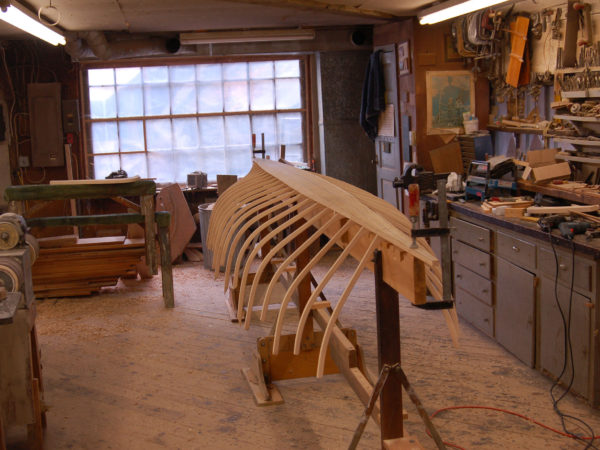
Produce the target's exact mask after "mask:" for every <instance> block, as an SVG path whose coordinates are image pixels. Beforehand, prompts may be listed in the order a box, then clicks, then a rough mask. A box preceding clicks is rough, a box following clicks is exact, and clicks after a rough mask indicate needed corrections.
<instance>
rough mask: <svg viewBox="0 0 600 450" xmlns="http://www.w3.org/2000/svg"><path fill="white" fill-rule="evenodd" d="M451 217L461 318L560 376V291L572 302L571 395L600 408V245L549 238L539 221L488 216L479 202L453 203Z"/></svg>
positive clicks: (524, 359)
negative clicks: (556, 298) (558, 303)
mask: <svg viewBox="0 0 600 450" xmlns="http://www.w3.org/2000/svg"><path fill="white" fill-rule="evenodd" d="M449 214H450V226H451V235H452V261H453V287H454V296H455V299H456V307H457V311H458V314H459V315H460V316H461V317H462V318H463V319H464V320H466V321H467V322H470V323H471V324H472V325H473V326H474V327H476V328H477V329H479V330H480V331H481V332H483V333H485V334H487V335H488V336H489V337H490V338H492V339H494V340H496V341H497V342H498V343H499V344H500V345H502V346H503V347H504V348H506V349H507V350H508V351H509V352H511V353H512V354H513V355H515V357H517V358H518V359H520V360H521V361H522V362H524V363H525V364H527V365H529V366H530V367H533V368H536V369H538V370H540V371H542V372H543V373H545V374H547V375H550V376H551V377H554V378H556V377H558V376H559V375H560V372H561V370H562V367H563V360H564V346H563V336H564V332H563V325H562V319H561V316H560V312H559V309H558V307H557V304H556V300H555V286H556V291H557V293H558V298H559V299H560V304H561V307H562V309H563V311H565V314H566V313H568V311H569V303H570V301H572V308H571V340H572V349H573V356H574V365H575V377H574V383H573V387H572V390H573V391H574V392H576V393H577V394H579V395H581V396H583V397H584V398H585V399H586V400H587V401H589V403H590V404H592V405H593V406H595V407H598V406H600V355H599V352H600V336H599V334H600V333H599V327H600V304H599V301H600V298H599V297H600V292H599V288H598V285H599V280H600V271H599V267H600V265H599V263H598V261H599V260H600V240H598V239H596V240H592V241H586V240H585V237H584V236H583V235H578V236H575V239H574V240H573V241H569V240H568V239H565V238H563V237H561V236H560V234H559V233H558V230H554V232H553V233H552V234H551V235H548V234H547V233H544V232H542V231H541V230H540V228H539V226H538V225H537V223H535V222H526V221H524V220H521V219H517V218H504V217H500V216H494V215H491V214H485V213H483V211H482V210H481V208H480V206H479V203H478V202H466V203H460V202H452V203H450V205H449ZM555 255H556V257H555ZM557 274H558V276H557ZM555 281H556V283H555ZM571 285H572V291H571ZM571 294H572V295H571ZM570 373H571V372H570V369H569V368H568V369H567V372H566V373H565V375H564V376H563V378H562V381H565V380H566V381H565V383H568V380H569V377H570Z"/></svg>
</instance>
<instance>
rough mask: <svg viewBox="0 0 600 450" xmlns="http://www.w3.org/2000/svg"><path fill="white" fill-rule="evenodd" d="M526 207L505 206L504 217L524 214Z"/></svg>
mask: <svg viewBox="0 0 600 450" xmlns="http://www.w3.org/2000/svg"><path fill="white" fill-rule="evenodd" d="M526 209H527V208H506V209H505V210H504V217H521V216H522V215H524V214H525V210H526Z"/></svg>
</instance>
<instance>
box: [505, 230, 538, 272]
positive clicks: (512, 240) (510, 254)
mask: <svg viewBox="0 0 600 450" xmlns="http://www.w3.org/2000/svg"><path fill="white" fill-rule="evenodd" d="M496 244H497V245H496V254H497V255H498V256H501V257H502V258H504V259H506V260H508V261H510V262H512V263H514V264H515V265H517V266H520V267H523V268H525V269H531V270H532V269H535V256H536V254H535V244H532V243H531V242H527V241H524V240H522V239H517V238H516V237H513V236H510V235H508V234H504V233H500V232H498V233H496Z"/></svg>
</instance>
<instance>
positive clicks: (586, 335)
mask: <svg viewBox="0 0 600 450" xmlns="http://www.w3.org/2000/svg"><path fill="white" fill-rule="evenodd" d="M556 287H557V289H556V291H557V294H558V302H560V307H561V309H562V315H561V311H560V310H559V308H558V303H557V300H556V296H555V283H554V280H553V279H550V278H547V277H546V276H542V278H541V283H540V358H539V361H540V369H542V370H544V371H546V372H548V373H549V374H550V375H552V376H554V377H556V378H558V377H559V376H560V375H561V373H563V376H562V377H561V381H562V382H563V383H564V384H565V385H567V384H568V383H569V381H570V379H571V364H570V362H569V358H567V360H566V362H567V363H566V367H565V369H564V372H563V365H564V363H565V340H564V336H565V334H564V331H563V330H564V328H565V325H563V319H562V317H563V316H564V318H565V322H568V321H569V315H570V334H571V348H572V349H573V364H574V367H575V377H574V380H573V390H574V391H576V392H577V393H578V394H581V395H583V396H586V397H587V395H588V393H589V392H590V386H589V380H590V338H591V336H590V323H591V309H590V305H591V303H590V299H589V298H587V297H585V296H583V295H581V294H579V293H577V292H573V295H572V296H571V295H570V294H571V291H570V289H569V287H568V286H564V285H562V284H557V285H556ZM567 355H569V346H568V345H567ZM569 356H570V355H569Z"/></svg>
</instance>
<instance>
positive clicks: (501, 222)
mask: <svg viewBox="0 0 600 450" xmlns="http://www.w3.org/2000/svg"><path fill="white" fill-rule="evenodd" d="M449 209H450V214H452V211H456V212H457V213H460V214H463V215H465V216H469V217H472V218H474V219H477V220H480V221H482V222H486V223H490V224H494V225H497V226H500V227H503V228H506V229H508V230H511V231H516V232H519V233H522V234H524V235H526V236H530V237H532V238H535V239H540V240H542V241H545V242H550V240H549V236H548V233H545V232H543V231H542V230H541V229H540V227H539V225H538V224H537V223H535V222H528V221H525V220H521V219H518V218H506V217H502V216H495V215H493V214H486V213H484V212H483V210H482V209H481V207H480V203H479V202H478V201H469V202H458V201H455V202H450V203H449ZM551 237H552V243H553V244H555V245H558V246H559V247H564V248H568V249H570V248H571V245H572V244H574V245H575V250H577V251H578V252H582V253H585V254H588V255H590V256H592V257H593V258H594V259H600V238H597V239H592V240H591V241H586V239H585V235H583V234H580V235H577V236H575V239H573V242H571V241H570V240H568V239H566V238H563V237H562V236H561V235H560V233H559V231H558V230H553V231H552V235H551Z"/></svg>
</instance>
